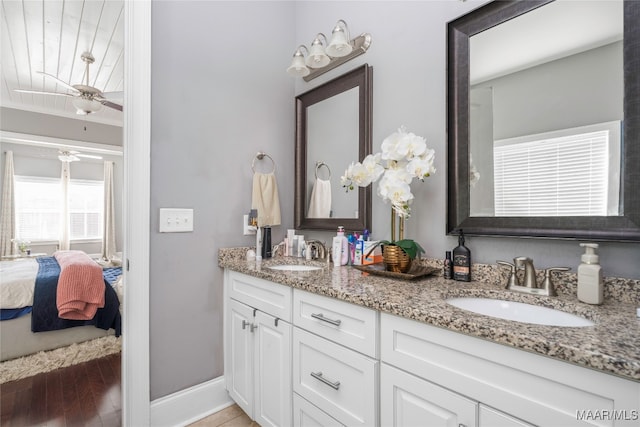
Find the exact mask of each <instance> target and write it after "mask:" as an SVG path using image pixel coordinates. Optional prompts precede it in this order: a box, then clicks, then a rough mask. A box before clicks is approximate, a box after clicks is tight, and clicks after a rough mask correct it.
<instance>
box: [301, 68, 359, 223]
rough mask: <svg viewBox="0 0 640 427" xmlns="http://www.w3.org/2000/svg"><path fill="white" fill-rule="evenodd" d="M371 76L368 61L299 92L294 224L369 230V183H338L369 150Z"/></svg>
mask: <svg viewBox="0 0 640 427" xmlns="http://www.w3.org/2000/svg"><path fill="white" fill-rule="evenodd" d="M371 79H372V68H371V67H370V66H368V65H367V64H365V65H363V66H361V67H359V68H356V69H355V70H353V71H350V72H348V73H346V74H344V75H342V76H340V77H337V78H335V79H333V80H331V81H329V82H327V83H324V84H322V85H320V86H318V87H316V88H314V89H312V90H310V91H308V92H305V93H303V94H301V95H298V96H297V97H296V159H295V160H296V164H295V170H296V172H295V176H296V183H295V228H296V229H316V230H335V229H336V228H337V227H338V226H339V225H342V226H344V227H345V228H346V229H347V230H363V229H365V228H367V229H369V230H371V186H369V187H366V188H359V189H358V190H357V191H350V192H348V193H347V192H346V191H345V190H344V189H343V188H342V185H341V183H340V177H341V176H342V175H343V174H344V171H345V170H346V168H347V166H349V164H350V163H351V162H354V161H361V160H362V159H364V158H365V156H367V155H368V154H370V153H371V91H372V83H371Z"/></svg>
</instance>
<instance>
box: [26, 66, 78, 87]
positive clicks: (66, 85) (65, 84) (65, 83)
mask: <svg viewBox="0 0 640 427" xmlns="http://www.w3.org/2000/svg"><path fill="white" fill-rule="evenodd" d="M36 73H38V74H42V75H45V76H47V77H49V78H52V79H54V80H55V81H57V82H58V84H61V85H62V86H64V87H66V88H67V89H69V90H72V91H74V92H80V91H79V90H78V89H76V88H75V87H73V86H71V85H70V84H69V83H67V82H65V81H62V80H60V79H59V78H57V77H56V76H54V75H53V74H48V73H45V72H44V71H36Z"/></svg>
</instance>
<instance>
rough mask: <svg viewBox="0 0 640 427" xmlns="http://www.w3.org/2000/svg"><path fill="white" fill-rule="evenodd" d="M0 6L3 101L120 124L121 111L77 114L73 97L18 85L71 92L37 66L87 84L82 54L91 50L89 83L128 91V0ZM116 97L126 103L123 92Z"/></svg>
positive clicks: (10, 1) (7, 2) (31, 0)
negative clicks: (126, 44) (26, 91)
mask: <svg viewBox="0 0 640 427" xmlns="http://www.w3.org/2000/svg"><path fill="white" fill-rule="evenodd" d="M0 6H1V8H0V14H1V15H2V16H1V17H0V19H1V20H0V27H1V31H2V33H1V34H0V37H1V40H2V43H1V56H0V58H1V61H2V63H1V67H0V69H1V71H0V84H1V86H2V88H1V89H0V106H3V107H8V108H17V109H21V110H28V111H35V112H40V113H46V114H53V115H60V116H65V117H70V118H76V119H78V118H81V119H83V120H90V121H95V122H100V123H107V124H112V125H117V126H122V120H123V115H122V112H121V111H117V110H115V109H112V108H108V107H103V108H102V109H101V110H100V111H98V112H95V113H92V114H89V115H86V116H79V115H77V114H76V108H75V107H74V106H73V104H72V100H73V98H72V97H68V96H55V95H35V94H26V93H19V92H15V91H14V89H29V90H37V91H46V92H62V93H72V92H71V91H70V90H68V89H67V88H65V87H64V86H63V85H61V84H59V83H57V82H56V80H55V79H53V78H50V77H47V76H45V75H43V74H39V73H38V71H41V72H42V71H43V72H45V73H47V74H51V75H53V76H56V77H57V78H59V79H60V80H62V81H63V82H67V83H69V84H70V85H76V84H86V83H85V81H86V75H85V64H84V62H83V61H82V59H81V55H82V53H83V52H91V53H92V55H93V56H94V58H95V62H94V63H93V64H92V65H91V66H90V67H89V85H90V86H93V87H95V88H97V89H99V90H100V91H102V92H122V91H124V0H2V3H1V4H0ZM110 99H112V98H110ZM112 100H113V101H114V102H116V103H118V104H120V105H122V95H121V94H120V96H119V97H116V98H114V99H112Z"/></svg>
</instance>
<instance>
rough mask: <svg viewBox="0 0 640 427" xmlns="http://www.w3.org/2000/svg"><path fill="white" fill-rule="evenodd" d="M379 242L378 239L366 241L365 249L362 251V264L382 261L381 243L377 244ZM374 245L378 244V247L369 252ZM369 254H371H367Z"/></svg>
mask: <svg viewBox="0 0 640 427" xmlns="http://www.w3.org/2000/svg"><path fill="white" fill-rule="evenodd" d="M377 244H378V241H377V240H376V241H373V240H370V241H366V242H364V250H363V251H362V265H368V264H377V263H379V262H382V249H381V247H380V245H378V246H376V245H377ZM374 246H376V248H375V249H374V250H373V252H371V253H370V254H369V251H370V250H371V248H373V247H374ZM367 254H369V255H368V256H367Z"/></svg>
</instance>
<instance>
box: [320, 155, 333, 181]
mask: <svg viewBox="0 0 640 427" xmlns="http://www.w3.org/2000/svg"><path fill="white" fill-rule="evenodd" d="M322 166H324V167H325V168H327V171H328V172H329V178H328V179H327V180H328V181H330V180H331V169H329V165H328V164H326V163H325V162H323V161H321V160H318V161H317V162H316V179H318V169H320V168H321V167H322Z"/></svg>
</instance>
